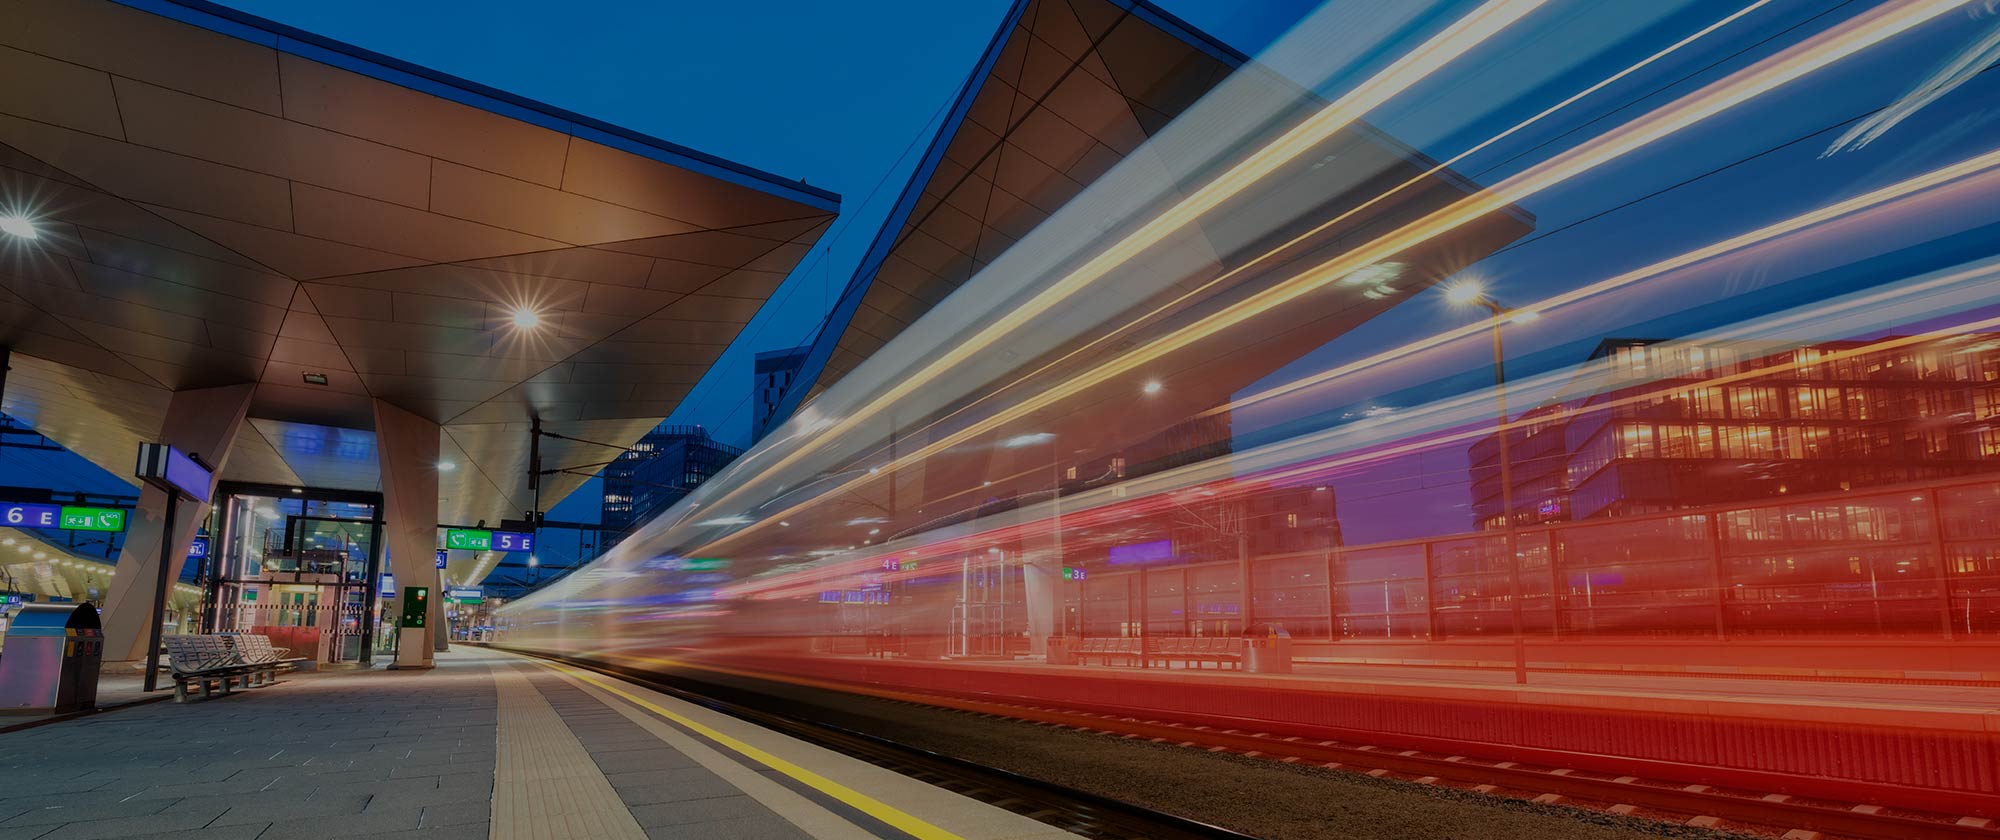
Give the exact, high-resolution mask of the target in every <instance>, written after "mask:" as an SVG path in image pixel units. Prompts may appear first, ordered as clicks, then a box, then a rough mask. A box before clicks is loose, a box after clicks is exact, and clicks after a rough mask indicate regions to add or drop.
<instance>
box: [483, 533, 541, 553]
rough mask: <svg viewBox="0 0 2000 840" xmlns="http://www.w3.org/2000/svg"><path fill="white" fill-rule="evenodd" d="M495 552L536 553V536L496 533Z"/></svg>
mask: <svg viewBox="0 0 2000 840" xmlns="http://www.w3.org/2000/svg"><path fill="white" fill-rule="evenodd" d="M493 550H494V551H534V550H535V535H534V534H529V533H525V532H521V531H494V532H493Z"/></svg>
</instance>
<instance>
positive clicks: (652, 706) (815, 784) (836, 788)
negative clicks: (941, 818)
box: [529, 659, 965, 840]
mask: <svg viewBox="0 0 2000 840" xmlns="http://www.w3.org/2000/svg"><path fill="white" fill-rule="evenodd" d="M529 661H531V662H534V663H535V664H536V665H540V666H542V667H543V668H547V669H549V670H551V671H554V672H556V673H558V674H562V675H564V676H568V677H570V678H572V679H576V680H581V681H583V682H586V683H589V684H591V685H593V686H595V687H597V688H598V689H600V690H602V691H604V692H606V693H608V694H611V695H613V696H615V697H618V698H620V699H623V700H624V701H625V702H627V703H631V704H632V705H634V706H638V707H639V708H641V709H645V710H646V711H649V712H652V713H653V714H656V715H659V716H660V717H663V718H666V719H668V720H671V721H673V722H674V723H677V724H680V725H681V726H684V727H687V728H688V729H691V730H694V731H695V732H696V733H699V734H700V735H701V736H702V737H704V738H707V739H709V740H711V741H714V742H715V743H718V744H721V745H722V746H725V747H728V748H729V749H731V750H734V751H735V752H737V753H739V754H741V755H743V756H744V757H746V758H749V759H751V760H752V761H756V762H758V763H760V764H763V765H764V766H766V767H769V768H771V769H773V770H776V771H778V772H780V773H783V774H785V775H787V776H790V777H792V778H793V779H796V780H798V781H799V782H800V783H802V784H804V785H806V786H808V787H811V788H812V789H814V790H817V791H819V792H821V793H824V794H826V795H827V796H831V797H833V798H834V799H836V800H839V801H840V802H843V803H845V804H847V805H848V806H850V807H852V808H854V809H856V810H858V811H860V812H862V813H864V814H867V815H868V816H871V817H874V818H875V819H878V820H881V821H882V822H884V823H887V824H889V825H891V826H894V827H895V828H897V829H898V830H900V831H902V832H904V833H906V834H909V835H910V836H912V837H915V838H917V840H965V838H963V837H960V836H959V835H956V834H953V833H951V832H949V831H946V830H944V829H942V828H939V827H937V826H935V825H932V824H930V823H928V822H925V821H924V820H921V819H918V818H917V817H914V816H911V815H910V814H908V813H906V812H904V811H903V810H901V809H899V808H896V807H895V806H892V805H889V804H888V803H885V802H883V801H881V800H879V799H876V798H875V797H872V796H869V795H868V794H865V793H862V792H861V791H858V790H855V789H853V788H850V787H848V786H846V785H843V784H841V783H839V782H836V781H834V780H832V779H829V778H827V777H825V776H822V775H820V774H818V773H815V772H813V771H811V770H807V769H806V768H804V767H800V766H798V765H796V764H793V763H791V762H789V761H786V760H784V759H782V758H779V757H777V756H775V755H772V754H771V753H769V752H766V751H764V750H761V749H758V748H757V747H754V746H751V745H750V744H747V743H744V742H743V741H740V740H737V739H736V738H733V737H731V736H729V735H727V734H724V733H723V732H721V731H719V730H717V729H715V728H714V727H711V726H708V725H706V724H703V723H701V722H700V721H697V720H694V719H692V718H689V717H687V716H685V715H682V714H679V713H677V712H674V711H671V710H668V709H666V708H664V707H662V706H660V705H659V704H657V703H654V702H652V701H650V700H647V699H645V698H643V697H639V696H637V695H634V694H632V693H630V692H628V691H625V690H624V689H622V688H619V687H617V686H615V685H611V684H609V683H606V682H605V681H604V680H602V679H599V678H598V677H597V676H596V675H595V674H593V673H591V672H588V671H584V670H582V669H578V668H572V667H569V666H566V665H556V664H553V663H549V662H543V661H540V660H534V659H531V660H529Z"/></svg>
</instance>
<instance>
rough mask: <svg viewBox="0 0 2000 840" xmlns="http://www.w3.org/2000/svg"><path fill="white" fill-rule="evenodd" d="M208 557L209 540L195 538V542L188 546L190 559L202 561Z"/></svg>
mask: <svg viewBox="0 0 2000 840" xmlns="http://www.w3.org/2000/svg"><path fill="white" fill-rule="evenodd" d="M207 556H208V538H207V537H195V538H194V542H192V543H189V544H188V559H189V560H200V559H203V558H205V557H207Z"/></svg>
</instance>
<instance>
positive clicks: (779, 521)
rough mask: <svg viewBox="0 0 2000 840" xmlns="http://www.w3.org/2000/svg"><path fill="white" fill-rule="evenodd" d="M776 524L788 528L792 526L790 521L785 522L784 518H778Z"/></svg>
mask: <svg viewBox="0 0 2000 840" xmlns="http://www.w3.org/2000/svg"><path fill="white" fill-rule="evenodd" d="M778 526H779V527H781V528H790V527H792V523H790V522H786V521H785V520H782V519H780V520H778Z"/></svg>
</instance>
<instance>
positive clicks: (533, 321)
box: [514, 306, 542, 330]
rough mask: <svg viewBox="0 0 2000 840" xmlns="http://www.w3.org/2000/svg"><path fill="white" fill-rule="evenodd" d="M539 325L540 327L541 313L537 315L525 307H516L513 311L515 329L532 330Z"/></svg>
mask: <svg viewBox="0 0 2000 840" xmlns="http://www.w3.org/2000/svg"><path fill="white" fill-rule="evenodd" d="M541 325H542V316H541V313H538V312H536V311H535V310H533V309H529V308H528V307H525V306H522V307H518V308H516V309H515V310H514V326H515V327H517V328H520V329H524V330H532V329H534V328H536V327H539V326H541Z"/></svg>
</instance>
